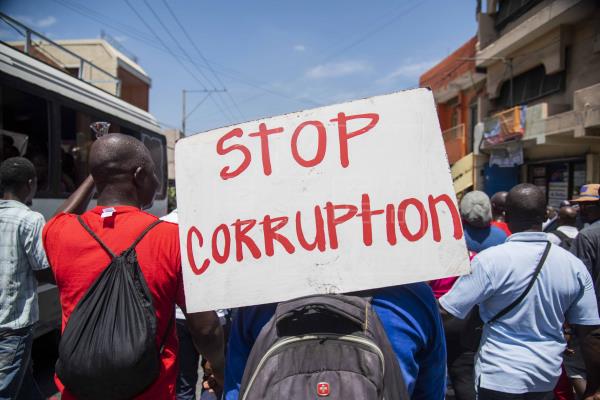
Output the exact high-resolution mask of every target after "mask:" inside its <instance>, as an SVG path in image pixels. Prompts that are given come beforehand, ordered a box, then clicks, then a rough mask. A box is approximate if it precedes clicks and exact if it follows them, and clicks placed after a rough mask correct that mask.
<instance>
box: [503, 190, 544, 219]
mask: <svg viewBox="0 0 600 400" xmlns="http://www.w3.org/2000/svg"><path fill="white" fill-rule="evenodd" d="M506 210H507V212H508V214H509V216H510V221H511V223H513V224H516V225H519V226H527V227H528V228H529V227H530V226H531V225H538V224H542V223H543V222H544V220H545V219H546V196H545V195H544V192H542V190H541V189H540V188H539V187H537V186H536V185H533V184H531V183H521V184H520V185H517V186H515V187H513V188H512V189H511V190H510V192H508V196H507V198H506Z"/></svg>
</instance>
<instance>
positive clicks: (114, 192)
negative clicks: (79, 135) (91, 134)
mask: <svg viewBox="0 0 600 400" xmlns="http://www.w3.org/2000/svg"><path fill="white" fill-rule="evenodd" d="M89 160H90V161H89V162H90V173H91V174H92V177H93V178H94V182H95V184H96V187H97V189H98V192H99V196H100V198H102V194H103V192H105V196H107V197H110V198H114V199H118V200H112V201H111V202H113V203H115V202H117V203H119V202H121V203H123V204H134V205H138V206H139V207H144V206H147V205H149V204H146V203H148V202H149V203H150V204H151V202H152V198H153V197H154V192H155V191H156V187H157V185H158V180H157V178H156V175H155V173H154V162H153V161H152V157H151V156H150V152H149V151H148V149H147V148H146V146H144V144H143V143H142V142H140V141H139V140H137V139H136V138H134V137H132V136H128V135H123V134H121V133H111V134H109V135H104V136H101V137H100V138H98V139H97V140H96V141H95V142H94V143H93V144H92V148H91V150H90V159H89ZM99 204H100V203H99Z"/></svg>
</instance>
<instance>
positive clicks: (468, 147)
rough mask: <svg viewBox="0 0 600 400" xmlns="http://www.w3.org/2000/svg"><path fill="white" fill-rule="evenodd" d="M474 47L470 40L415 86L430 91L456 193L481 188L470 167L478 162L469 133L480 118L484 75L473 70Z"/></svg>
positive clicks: (475, 174)
mask: <svg viewBox="0 0 600 400" xmlns="http://www.w3.org/2000/svg"><path fill="white" fill-rule="evenodd" d="M476 44H477V37H475V36H474V37H472V38H471V39H469V40H468V41H467V42H466V43H465V44H463V45H462V46H461V47H460V48H458V49H457V50H456V51H454V52H453V53H452V54H450V55H449V56H448V57H446V58H445V59H443V60H442V61H440V63H438V64H437V65H435V66H434V67H432V68H431V69H430V70H428V71H427V72H425V73H424V74H423V75H421V77H420V78H419V86H421V87H429V88H431V90H432V91H433V95H434V98H435V102H436V106H437V111H438V116H439V120H440V127H441V129H442V135H443V138H444V145H445V147H446V153H447V155H448V162H449V164H450V166H451V167H452V168H451V170H452V178H453V180H454V189H455V190H456V192H457V193H461V192H463V191H464V190H467V189H469V188H472V187H473V186H475V187H480V186H481V182H480V179H478V178H479V176H478V175H477V173H476V169H475V168H474V166H476V165H478V164H480V163H481V162H482V160H479V159H477V158H476V157H474V155H473V148H474V147H475V146H476V144H475V143H474V140H473V138H474V135H473V131H474V129H475V126H476V125H477V123H478V122H479V121H480V120H481V118H482V116H481V115H480V114H481V106H480V103H481V97H482V94H483V93H484V91H485V75H484V74H482V73H478V72H477V71H476V69H475V58H474V57H475V53H476V51H477V50H476Z"/></svg>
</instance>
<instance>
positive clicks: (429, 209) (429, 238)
mask: <svg viewBox="0 0 600 400" xmlns="http://www.w3.org/2000/svg"><path fill="white" fill-rule="evenodd" d="M175 161H176V166H177V195H178V207H179V217H180V219H179V221H180V238H181V257H182V266H183V278H184V286H185V292H186V301H187V307H188V311H190V312H196V311H205V310H212V309H216V308H231V307H239V306H246V305H252V304H262V303H270V302H276V301H282V300H287V299H291V298H294V297H299V296H304V295H309V294H317V293H331V292H348V291H356V290H364V289H373V288H378V287H385V286H392V285H398V284H403V283H409V282H416V281H425V280H430V279H437V278H443V277H448V276H454V275H460V274H464V273H467V272H468V271H469V262H468V256H467V251H466V247H465V243H464V239H463V232H462V227H461V221H460V216H459V213H458V209H457V206H456V197H455V194H454V191H453V186H452V180H451V177H450V171H449V167H448V161H447V157H446V154H445V150H444V144H443V140H442V136H441V132H440V127H439V123H438V119H437V115H436V110H435V105H434V102H433V96H432V94H431V92H430V91H429V90H428V89H416V90H410V91H405V92H399V93H394V94H390V95H385V96H378V97H373V98H369V99H364V100H358V101H354V102H350V103H345V104H339V105H332V106H327V107H322V108H318V109H314V110H308V111H302V112H298V113H293V114H286V115H282V116H277V117H272V118H268V119H264V120H259V121H254V122H247V123H243V124H240V125H237V126H232V127H226V128H220V129H215V130H212V131H209V132H206V133H202V134H198V135H195V136H192V137H189V138H185V139H182V140H180V141H179V142H178V143H177V146H176V149H175Z"/></svg>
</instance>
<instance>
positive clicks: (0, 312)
mask: <svg viewBox="0 0 600 400" xmlns="http://www.w3.org/2000/svg"><path fill="white" fill-rule="evenodd" d="M43 227H44V217H43V216H42V214H40V213H38V212H35V211H31V210H30V209H29V207H27V206H26V205H24V204H23V203H20V202H18V201H14V200H0V232H2V234H1V235H0V330H5V329H20V328H25V327H27V326H31V325H33V324H34V323H36V322H37V320H38V314H39V311H38V301H37V281H36V279H35V275H34V271H37V270H41V269H45V268H48V267H49V265H48V260H47V259H46V253H45V252H44V247H43V245H42V228H43Z"/></svg>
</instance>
